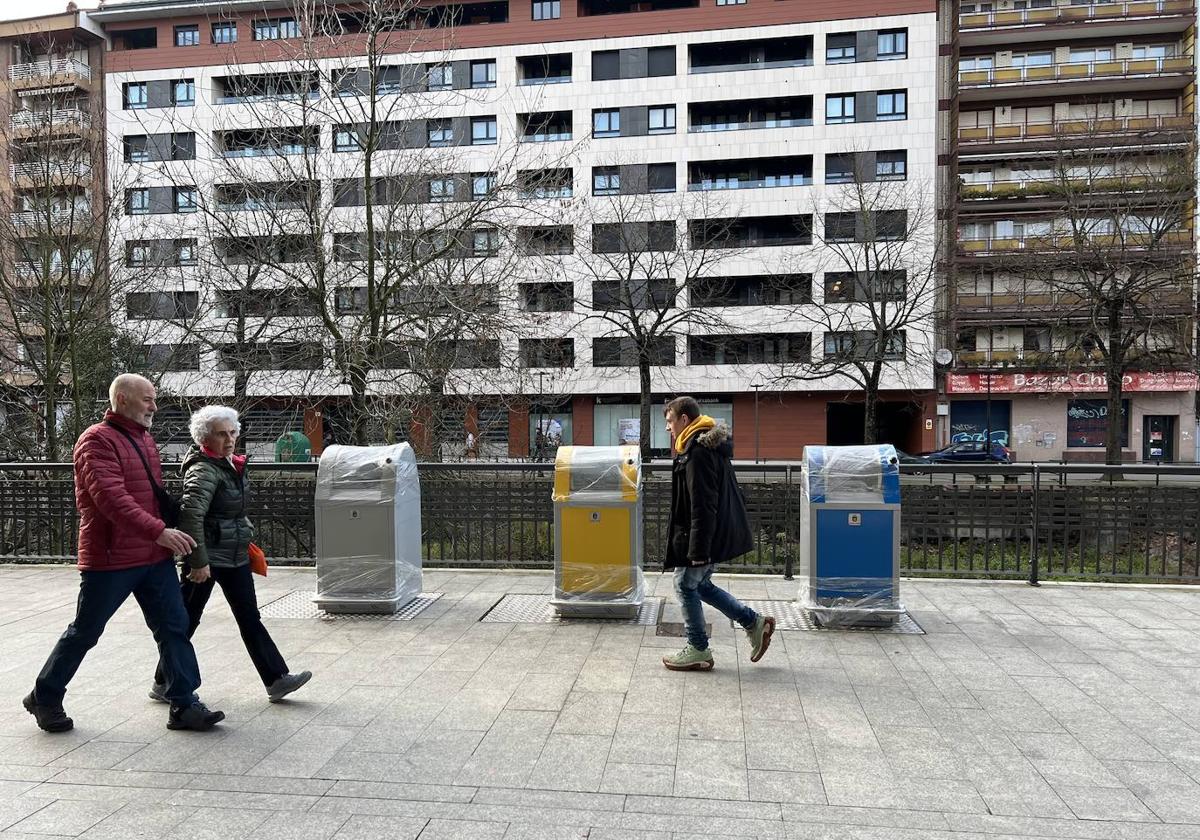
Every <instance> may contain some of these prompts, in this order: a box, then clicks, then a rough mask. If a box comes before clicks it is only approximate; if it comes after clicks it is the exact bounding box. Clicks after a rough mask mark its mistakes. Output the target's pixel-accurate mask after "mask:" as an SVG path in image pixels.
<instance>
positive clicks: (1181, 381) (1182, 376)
mask: <svg viewBox="0 0 1200 840" xmlns="http://www.w3.org/2000/svg"><path fill="white" fill-rule="evenodd" d="M1196 385H1197V377H1196V374H1194V373H1190V372H1187V371H1165V372H1162V373H1153V372H1143V371H1139V372H1135V373H1127V374H1125V377H1124V382H1123V384H1122V386H1121V390H1122V391H1194V390H1196ZM989 386H990V388H989ZM989 390H991V392H992V393H993V394H1059V393H1062V394H1103V393H1105V392H1107V391H1108V378H1107V377H1106V376H1105V375H1104V374H1103V373H1092V372H1087V373H951V374H947V375H946V393H948V394H986V393H987V392H988V391H989Z"/></svg>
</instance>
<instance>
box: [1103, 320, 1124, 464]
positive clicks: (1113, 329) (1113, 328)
mask: <svg viewBox="0 0 1200 840" xmlns="http://www.w3.org/2000/svg"><path fill="white" fill-rule="evenodd" d="M1122 309H1123V306H1121V305H1120V304H1118V305H1115V306H1109V307H1108V352H1107V353H1105V354H1104V355H1105V357H1106V361H1107V362H1108V364H1107V365H1106V366H1105V375H1106V376H1107V377H1108V423H1107V424H1106V426H1105V429H1104V461H1105V463H1108V464H1120V463H1121V427H1122V425H1123V421H1124V418H1123V417H1122V416H1121V392H1122V388H1123V386H1124V382H1123V379H1124V375H1125V350H1124V346H1123V345H1122V343H1121V340H1120V338H1119V336H1120V330H1121V320H1122V319H1121V316H1122V314H1124V313H1123V312H1122Z"/></svg>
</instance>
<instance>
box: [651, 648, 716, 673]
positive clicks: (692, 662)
mask: <svg viewBox="0 0 1200 840" xmlns="http://www.w3.org/2000/svg"><path fill="white" fill-rule="evenodd" d="M663 664H664V665H666V666H667V669H668V670H670V671H711V670H712V668H713V655H712V650H696V649H695V648H694V647H692V646H691V645H690V644H689V645H687V646H686V647H684V649H683V650H681V651H679V653H677V654H675V655H674V656H664V657H663Z"/></svg>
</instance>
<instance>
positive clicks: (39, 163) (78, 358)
mask: <svg viewBox="0 0 1200 840" xmlns="http://www.w3.org/2000/svg"><path fill="white" fill-rule="evenodd" d="M104 53H105V49H104V35H103V32H102V30H101V28H100V26H99V25H98V24H96V23H94V22H93V21H91V20H89V19H88V17H87V15H86V14H85V13H83V12H78V11H68V12H65V13H62V14H57V15H46V16H42V17H36V18H27V19H23V20H11V21H5V22H0V66H2V67H3V77H2V78H0V136H2V137H3V142H0V173H3V175H2V177H0V428H2V429H3V432H4V433H3V435H0V451H3V452H5V453H7V454H8V456H9V457H45V456H48V457H51V458H53V457H60V456H62V455H63V454H64V452H65V451H69V445H70V444H69V443H68V444H65V446H66V447H67V450H64V449H63V448H62V446H60V445H59V440H58V438H59V437H60V436H61V437H62V438H63V440H66V439H67V438H70V439H71V441H72V442H73V439H74V438H73V437H72V433H73V432H75V431H76V430H77V428H78V424H77V423H76V422H75V419H76V418H77V417H78V416H79V415H82V414H84V413H86V414H88V415H91V414H92V413H93V408H94V405H95V397H97V396H98V393H99V392H98V391H96V390H95V389H94V388H93V385H94V384H95V383H94V382H93V381H92V380H93V378H95V377H94V376H93V374H95V373H96V371H95V368H96V365H97V364H99V360H98V359H93V358H89V359H87V360H86V361H85V360H84V359H83V355H84V354H80V353H78V352H77V351H78V350H79V348H80V347H81V346H83V345H84V344H86V343H87V342H88V341H90V340H91V338H92V337H93V336H92V334H91V333H88V332H87V331H86V330H83V329H80V328H78V324H77V323H75V321H76V319H80V320H82V319H83V318H85V317H87V318H90V319H91V321H92V322H93V323H100V324H106V323H107V317H108V296H107V290H106V285H105V281H106V273H105V271H104V270H103V266H102V265H101V264H100V261H99V260H98V259H97V251H98V250H103V247H104V244H105V237H106V226H105V224H104V220H103V211H104V205H105V202H104V193H105V191H104V158H105V153H106V148H105V143H104V140H103V136H104V134H103V132H104V100H103V96H102V91H101V84H102V82H101V80H102V73H103V60H104ZM93 362H95V364H93ZM106 369H107V368H106Z"/></svg>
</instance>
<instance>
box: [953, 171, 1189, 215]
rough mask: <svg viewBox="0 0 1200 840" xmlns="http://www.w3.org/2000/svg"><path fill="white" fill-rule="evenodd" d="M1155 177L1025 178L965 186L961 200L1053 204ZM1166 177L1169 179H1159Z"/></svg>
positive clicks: (1141, 183)
mask: <svg viewBox="0 0 1200 840" xmlns="http://www.w3.org/2000/svg"><path fill="white" fill-rule="evenodd" d="M1153 177H1154V176H1151V175H1149V174H1129V175H1114V176H1112V177H1107V178H1104V177H1100V178H1092V179H1090V180H1088V179H1084V178H1080V179H1074V178H1072V179H1070V180H1069V181H1066V182H1063V181H1060V180H1059V179H1050V180H1047V179H1044V178H1042V179H1038V178H1022V179H1013V180H999V181H985V182H982V183H974V184H963V185H962V187H961V188H960V189H959V198H960V199H962V200H963V201H964V202H969V203H970V204H971V206H972V207H973V208H978V207H979V206H980V204H982V203H984V202H986V203H987V204H988V205H994V204H1001V203H1003V202H1004V201H1005V200H1009V199H1011V200H1024V199H1038V198H1041V199H1047V201H1044V202H1042V203H1053V202H1054V200H1055V199H1059V200H1061V199H1062V198H1064V197H1066V196H1067V195H1068V194H1073V195H1077V194H1079V192H1080V191H1082V190H1084V189H1085V188H1086V190H1087V191H1088V192H1089V193H1091V194H1093V195H1095V194H1104V193H1121V192H1124V191H1127V190H1129V189H1133V188H1138V187H1146V186H1153V185H1152V184H1151V181H1152V179H1153ZM1160 177H1161V178H1164V179H1165V177H1166V176H1160ZM1166 186H1167V185H1166V184H1164V183H1162V182H1161V181H1160V182H1159V184H1158V187H1159V189H1160V190H1162V189H1165V187H1166Z"/></svg>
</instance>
